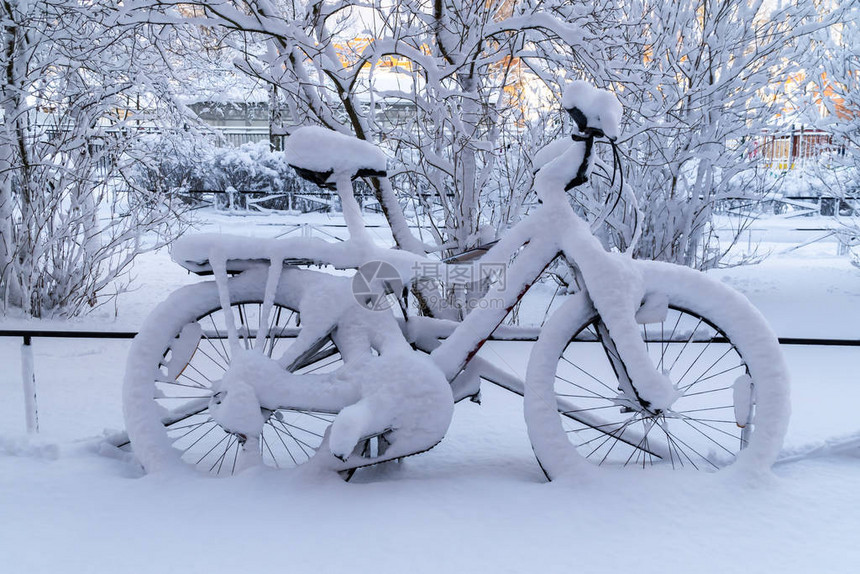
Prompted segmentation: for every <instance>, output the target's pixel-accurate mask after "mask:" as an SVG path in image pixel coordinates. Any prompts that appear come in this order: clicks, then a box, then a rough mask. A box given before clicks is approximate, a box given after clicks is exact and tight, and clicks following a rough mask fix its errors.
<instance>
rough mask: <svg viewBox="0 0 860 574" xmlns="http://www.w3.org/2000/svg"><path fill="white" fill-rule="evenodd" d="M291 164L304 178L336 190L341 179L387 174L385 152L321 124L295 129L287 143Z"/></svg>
mask: <svg viewBox="0 0 860 574" xmlns="http://www.w3.org/2000/svg"><path fill="white" fill-rule="evenodd" d="M284 156H285V158H286V160H287V164H288V165H289V166H290V167H292V168H293V169H295V170H296V173H298V174H299V175H300V176H301V177H303V178H304V179H306V180H308V181H310V182H313V183H315V184H317V185H318V186H320V187H322V188H326V189H334V188H335V184H336V181H337V178H338V177H340V176H341V175H343V174H348V175H349V177H350V179H355V178H357V177H385V176H386V175H387V173H386V169H385V167H386V166H385V162H386V160H385V155H384V154H383V153H382V151H380V150H379V148H377V147H376V146H375V145H373V144H372V143H370V142H368V141H365V140H360V139H358V138H356V137H353V136H348V135H345V134H342V133H339V132H336V131H334V130H330V129H327V128H323V127H318V126H306V127H302V128H299V129H297V130H295V131H294V132H293V133H292V134H290V136H289V137H288V138H287V140H286V142H285V143H284Z"/></svg>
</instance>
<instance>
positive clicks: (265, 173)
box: [132, 134, 318, 209]
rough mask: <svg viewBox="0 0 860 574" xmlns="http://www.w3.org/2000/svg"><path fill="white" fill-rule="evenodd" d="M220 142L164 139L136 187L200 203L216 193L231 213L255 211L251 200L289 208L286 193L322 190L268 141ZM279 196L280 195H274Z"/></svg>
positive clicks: (153, 141)
mask: <svg viewBox="0 0 860 574" xmlns="http://www.w3.org/2000/svg"><path fill="white" fill-rule="evenodd" d="M213 142H216V140H215V139H214V138H206V137H199V136H198V137H197V138H196V139H193V140H188V139H183V140H180V141H177V140H176V139H175V138H174V137H173V136H172V135H170V134H165V135H158V136H154V137H152V138H150V140H149V141H148V142H147V143H146V144H145V148H147V149H148V150H149V151H148V153H147V154H146V160H145V161H142V162H141V163H140V164H139V167H138V168H137V169H136V171H135V173H134V174H133V176H132V179H133V180H134V182H135V185H137V186H139V187H142V188H145V189H150V190H153V191H155V190H158V191H162V192H170V193H172V194H177V195H179V196H180V197H182V198H183V199H184V200H186V201H189V202H192V203H196V202H200V201H202V200H203V198H204V194H205V196H206V197H208V196H209V195H210V194H213V193H214V197H215V202H216V205H217V206H219V207H229V208H231V209H244V208H247V207H249V205H250V204H249V202H248V199H259V198H261V197H264V198H267V199H266V201H265V202H263V205H264V206H265V207H266V208H269V209H288V208H289V207H290V204H289V199H288V198H287V197H285V194H291V193H293V194H294V193H308V192H311V193H315V192H318V189H317V188H316V187H315V186H313V185H312V184H309V183H308V182H306V181H305V180H303V179H301V178H300V177H299V176H298V175H297V174H296V172H295V170H293V168H291V167H290V166H289V165H287V163H286V161H285V160H284V157H283V153H282V152H277V151H271V150H270V149H269V143H268V142H265V141H261V142H250V143H245V144H243V145H241V146H239V147H237V148H233V147H224V146H221V145H217V144H216V143H213ZM269 196H274V197H269Z"/></svg>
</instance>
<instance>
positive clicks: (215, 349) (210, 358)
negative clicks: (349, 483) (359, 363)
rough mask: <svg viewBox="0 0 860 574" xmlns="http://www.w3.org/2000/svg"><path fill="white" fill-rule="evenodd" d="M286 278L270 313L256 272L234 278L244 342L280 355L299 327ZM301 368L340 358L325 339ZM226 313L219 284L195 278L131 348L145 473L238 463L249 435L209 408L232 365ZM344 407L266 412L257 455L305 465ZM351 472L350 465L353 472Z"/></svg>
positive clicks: (134, 419)
mask: <svg viewBox="0 0 860 574" xmlns="http://www.w3.org/2000/svg"><path fill="white" fill-rule="evenodd" d="M288 283H289V282H288V281H286V280H284V279H283V278H282V282H281V285H280V286H279V288H278V290H277V294H276V297H275V301H274V303H275V304H274V308H273V309H272V311H271V313H270V314H269V317H268V320H266V319H265V317H264V318H263V321H262V323H263V324H262V329H263V330H264V333H263V336H262V337H261V338H258V337H257V331H258V329H259V328H260V327H261V320H260V317H261V313H262V306H263V298H264V289H265V286H264V282H262V281H260V280H259V277H247V276H239V277H235V278H230V279H229V280H228V282H227V289H228V291H229V294H230V308H229V311H228V312H229V313H230V314H232V316H233V321H234V324H235V325H236V329H237V334H238V337H239V342H240V344H241V346H242V347H243V348H245V349H253V348H255V346H257V345H258V344H259V345H262V346H263V348H262V351H263V353H264V354H265V355H267V356H269V357H277V356H278V355H279V354H280V353H281V352H282V351H283V350H284V349H285V348H286V347H287V346H288V345H290V344H292V342H293V341H294V340H295V337H296V336H297V334H298V331H299V328H300V327H299V325H300V318H299V314H298V310H297V304H296V300H297V299H296V297H295V296H294V295H293V294H291V292H290V289H289V287H290V285H289V284H288ZM310 351H311V352H309V353H308V354H307V355H306V359H304V360H303V361H302V362H301V364H299V365H296V369H295V370H294V372H296V373H323V372H327V371H332V370H334V369H336V368H338V367H339V366H340V365H341V364H342V360H341V357H340V353H339V350H338V348H337V346H336V345H335V344H334V342H333V341H332V340H331V339H330V338H328V339H326V340H324V341H321V342H320V344H318V345H316V346H315V348H314V349H311V350H310ZM231 361H232V352H231V348H230V345H229V344H228V341H227V314H226V312H225V310H224V309H223V308H222V307H221V303H220V300H219V295H218V288H217V285H216V284H215V283H214V282H206V283H198V284H195V285H189V286H187V287H184V288H182V289H180V290H178V291H176V292H175V293H173V294H171V295H170V297H168V299H166V300H165V301H164V302H163V303H162V304H161V305H159V307H158V308H156V310H155V311H153V313H152V315H151V316H150V317H149V318H148V319H147V321H146V323H145V325H144V327H143V329H141V331H140V334H139V335H138V336H137V337H136V338H135V340H134V342H133V343H132V347H131V350H130V351H129V359H128V365H127V369H126V377H125V386H124V392H123V411H124V414H125V419H126V426H127V430H128V434H129V439H130V441H131V445H132V448H133V450H134V453H135V455H136V456H137V457H138V459H139V460H140V462H141V463H142V464H143V466H144V468H145V469H146V470H147V471H148V472H152V471H158V470H162V469H165V468H169V467H175V468H176V467H178V468H183V467H186V466H187V467H192V468H195V469H197V470H200V471H202V472H204V473H208V474H212V475H218V476H221V475H230V474H233V473H235V472H236V471H237V470H239V469H240V468H241V464H242V462H241V461H242V458H243V449H244V448H245V445H244V441H243V438H242V437H240V436H238V435H235V434H231V433H229V432H227V431H226V430H225V429H223V428H221V427H220V426H219V425H218V423H217V422H215V420H214V419H213V417H212V416H211V414H210V412H209V403H210V400H211V399H212V396H213V384H214V383H215V382H217V381H218V380H220V378H221V377H223V375H224V373H225V372H226V371H227V369H228V368H229V367H230V364H231ZM336 414H337V413H334V412H319V411H307V410H293V409H277V410H270V411H269V410H267V411H264V415H265V416H266V422H265V425H264V426H263V433H262V435H261V436H260V438H259V441H257V442H256V443H255V445H256V446H255V448H256V449H258V452H256V453H255V455H257V456H255V457H254V458H256V459H257V460H258V461H262V463H263V464H266V465H268V466H271V467H274V468H290V467H295V466H297V465H300V464H303V463H305V462H307V461H308V460H309V459H310V458H311V457H312V456H313V455H314V454H315V452H316V450H317V448H318V447H319V445H320V443H321V442H322V440H323V436H324V434H325V432H326V429H327V428H328V426H329V425H330V424H331V422H332V420H334V417H335V415H336ZM352 472H354V471H346V473H347V475H348V476H351V474H352Z"/></svg>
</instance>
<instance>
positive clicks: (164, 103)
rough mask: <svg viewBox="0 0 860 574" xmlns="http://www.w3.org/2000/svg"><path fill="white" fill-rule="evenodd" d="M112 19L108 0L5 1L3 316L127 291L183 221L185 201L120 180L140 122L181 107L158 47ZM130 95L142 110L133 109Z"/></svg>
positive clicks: (77, 307)
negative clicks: (149, 48) (137, 269)
mask: <svg viewBox="0 0 860 574" xmlns="http://www.w3.org/2000/svg"><path fill="white" fill-rule="evenodd" d="M116 16H117V12H116V7H115V6H114V5H113V4H109V3H92V2H80V1H79V0H43V1H40V2H29V1H26V2H25V1H23V0H9V1H7V2H4V3H3V5H2V7H0V17H2V19H3V26H2V27H0V41H2V43H3V47H4V48H3V50H2V51H0V68H2V69H3V70H4V73H3V74H2V77H0V117H2V118H3V121H2V124H0V125H2V128H0V310H2V312H4V313H5V312H9V311H13V312H20V313H23V314H24V315H28V316H34V317H41V316H46V315H51V314H62V315H75V314H79V313H82V312H85V311H86V310H88V309H89V308H91V307H94V306H96V305H99V304H102V303H104V302H105V301H107V300H110V299H111V298H112V297H113V296H114V295H116V294H117V293H119V292H120V291H121V290H122V289H123V288H124V283H123V278H124V277H126V276H127V272H128V270H129V267H130V265H131V263H132V261H133V260H134V258H135V257H136V256H137V255H139V254H140V253H142V252H144V251H146V250H149V249H152V248H155V247H158V246H159V245H162V244H163V243H164V242H165V241H168V240H169V239H170V237H171V236H172V235H173V234H174V233H175V232H176V231H177V229H178V227H177V226H176V223H177V221H178V220H179V218H180V215H181V211H182V210H181V206H177V205H175V204H174V202H173V201H172V199H171V198H170V197H169V196H166V195H164V194H162V193H161V192H160V191H159V190H158V189H156V190H143V189H140V188H136V187H134V186H128V185H126V184H125V182H126V181H127V179H126V178H125V176H126V174H128V173H130V171H131V166H132V165H133V164H134V163H135V162H136V161H137V160H138V159H139V158H138V156H137V155H136V153H135V150H136V147H135V146H136V142H137V141H138V138H140V137H141V136H142V135H143V132H142V130H141V128H142V126H153V127H155V126H157V125H159V124H161V123H167V122H168V121H169V120H170V119H171V118H177V117H179V116H181V115H182V111H181V110H180V109H179V108H178V107H177V106H176V105H175V101H174V100H173V99H172V98H171V97H169V92H168V90H167V87H166V86H167V84H168V83H169V82H168V81H167V79H166V78H165V76H164V73H163V71H164V69H165V68H164V66H163V63H164V62H163V61H162V60H160V55H159V54H157V53H155V52H145V51H142V44H143V43H145V42H144V41H143V37H142V35H141V34H138V33H136V32H137V31H136V30H133V29H131V28H129V27H124V26H118V25H117V22H116ZM132 54H134V55H133V56H131V55H132ZM159 64H162V65H159ZM130 102H146V109H138V110H135V112H134V113H131V111H130V110H129V107H131V106H130ZM132 116H134V119H133V120H132V119H131V118H132Z"/></svg>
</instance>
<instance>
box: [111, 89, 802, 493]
mask: <svg viewBox="0 0 860 574" xmlns="http://www.w3.org/2000/svg"><path fill="white" fill-rule="evenodd" d="M562 103H563V105H564V107H565V108H566V109H567V110H568V111H569V112H570V114H571V117H572V119H573V123H574V124H575V125H576V127H577V128H578V131H577V133H576V134H574V136H573V137H572V139H571V140H569V141H568V142H567V143H565V144H563V145H561V146H555V151H554V152H553V154H552V155H553V158H552V159H550V160H548V161H545V162H544V165H542V166H541V168H540V170H539V171H538V172H537V174H536V176H535V182H534V185H535V190H536V192H537V195H538V197H539V200H540V205H539V206H538V207H537V208H536V209H535V210H534V211H533V212H532V213H530V214H529V215H528V216H527V217H526V218H524V219H523V220H522V221H521V222H519V223H518V224H517V225H516V226H514V227H513V228H512V229H510V230H509V231H508V232H507V233H506V234H505V235H504V236H503V237H502V238H501V239H500V240H498V242H496V243H495V244H494V245H493V246H492V247H491V248H489V250H488V251H487V252H486V253H485V254H483V255H482V256H481V258H480V265H481V269H487V268H493V269H503V270H504V273H503V274H502V275H503V276H504V281H501V280H499V276H498V275H486V276H482V279H483V280H484V281H483V284H482V288H483V292H484V294H483V298H482V299H480V301H479V302H485V303H487V304H486V305H476V306H475V307H476V308H475V309H474V310H473V311H471V312H470V313H468V314H467V315H466V316H465V318H464V319H462V321H458V322H455V321H450V320H445V319H440V318H438V316H437V317H432V316H424V315H421V316H419V314H417V313H415V312H414V310H410V309H409V305H408V304H406V303H405V302H404V301H405V299H406V298H408V297H410V295H409V293H410V292H411V293H412V294H413V295H411V296H412V297H416V296H417V297H418V298H419V299H421V298H422V297H426V295H427V294H428V290H429V291H432V289H433V287H432V283H427V282H423V281H422V277H421V275H420V273H418V272H417V271H416V270H419V269H422V268H426V266H427V264H428V262H433V263H434V264H439V262H438V260H434V259H431V258H429V257H428V256H427V255H426V253H414V252H412V251H409V250H405V249H385V248H381V247H378V246H376V245H375V244H374V243H373V241H372V240H371V239H370V237H369V235H368V232H367V230H366V228H365V226H364V222H363V219H362V216H361V211H360V209H359V206H358V203H357V201H356V200H355V198H354V196H353V191H352V180H354V179H355V178H356V177H361V176H372V177H377V178H379V180H380V181H382V182H383V184H385V183H386V182H385V178H384V175H385V173H384V172H385V157H384V155H383V154H382V153H381V152H380V151H379V150H378V149H377V148H375V147H374V146H373V145H371V144H369V143H368V142H364V141H361V140H357V139H355V138H351V137H348V136H345V135H342V134H338V133H335V132H332V131H329V130H325V129H322V128H314V127H307V128H301V129H299V130H296V132H294V133H293V135H291V136H290V138H289V139H288V142H287V146H286V147H287V151H286V153H287V157H288V161H289V162H290V164H291V165H293V166H294V167H295V168H297V170H298V171H299V172H300V173H301V174H302V175H304V176H305V177H307V178H309V179H312V180H314V181H317V182H318V183H321V184H323V185H330V186H334V187H335V188H336V189H337V192H338V194H339V196H340V199H341V201H342V205H343V213H344V217H345V219H346V223H347V226H348V229H349V232H350V239H349V240H347V241H344V242H342V243H331V242H326V241H323V240H321V239H318V238H293V239H274V240H260V239H254V238H247V237H226V236H220V235H198V236H194V237H189V238H185V239H183V240H181V241H180V242H179V243H178V244H177V245H176V246H175V248H174V251H173V258H174V259H175V260H176V261H177V262H178V263H179V264H180V265H183V266H184V267H186V268H187V269H189V270H191V271H193V272H195V273H199V274H201V275H206V274H211V275H214V277H215V280H214V281H207V282H202V283H198V284H194V285H190V286H187V287H184V288H182V289H179V290H178V291H176V292H175V293H173V294H171V295H170V296H169V297H168V298H167V299H166V300H165V301H164V302H163V303H162V304H160V305H159V306H158V307H157V308H156V309H155V310H154V311H153V313H152V314H151V315H150V317H149V318H148V319H147V321H146V323H145V325H144V326H143V328H142V330H141V332H140V334H139V335H138V337H137V338H136V339H135V341H134V343H133V345H132V348H131V351H130V354H129V358H128V366H127V371H126V379H125V387H124V412H125V417H126V424H127V429H128V433H129V437H130V440H131V443H132V446H133V448H134V451H135V454H136V455H137V457H138V459H139V460H140V461H141V462H142V464H143V465H144V467H145V468H146V469H147V470H148V471H158V470H162V469H167V468H174V469H176V468H198V469H200V470H203V471H205V472H209V473H212V474H232V473H235V472H237V471H238V470H240V469H244V468H247V467H249V466H254V465H268V466H273V467H279V468H280V467H295V466H299V465H303V466H304V465H307V467H308V468H312V467H315V466H320V467H323V468H328V469H331V470H334V471H338V472H341V473H342V474H343V475H351V473H352V472H353V471H354V470H355V469H356V468H358V467H361V466H367V465H371V464H376V463H379V462H382V461H385V460H391V459H396V458H401V457H405V456H408V455H412V454H416V453H419V452H422V451H425V450H427V449H429V448H432V447H433V446H434V445H435V444H436V443H438V442H439V441H440V440H441V439H442V438H443V436H444V434H445V432H446V430H447V428H448V425H449V423H450V420H451V417H452V414H453V409H454V403H455V402H456V401H459V400H462V399H464V398H469V397H472V398H475V397H477V396H478V393H479V390H480V384H481V381H482V380H489V381H491V382H493V383H496V384H498V385H501V386H502V387H504V388H506V389H508V390H510V391H513V392H515V393H517V394H520V395H524V397H525V416H526V422H527V425H528V432H529V437H530V439H531V442H532V445H533V448H534V451H535V454H536V455H537V458H538V461H539V463H540V465H541V467H542V468H543V469H544V472H545V473H546V475H547V476H548V477H549V478H555V477H557V476H561V475H563V474H564V473H567V472H589V469H591V468H593V467H594V465H593V464H591V462H595V463H597V464H604V465H620V466H630V465H639V466H648V465H656V464H661V465H665V466H671V467H673V468H679V467H689V468H697V469H718V468H722V467H723V466H726V465H728V464H731V463H734V466H735V467H737V468H749V469H763V468H768V467H769V466H770V464H771V463H772V462H773V461H774V460H775V458H776V456H777V453H778V451H779V448H780V446H781V443H782V437H783V435H784V433H785V431H786V427H787V420H788V411H789V406H788V388H787V385H788V377H787V373H786V369H785V366H784V362H783V359H782V355H781V352H780V349H779V346H778V342H777V340H776V338H775V336H774V335H773V333H772V332H771V330H770V329H769V327H768V326H767V324H766V322H765V321H764V319H763V318H762V316H761V315H760V314H759V313H758V312H757V311H756V310H755V309H754V308H753V307H752V306H751V305H750V304H749V303H748V302H747V301H746V299H745V298H744V297H742V296H741V295H740V294H738V293H736V292H734V291H732V290H731V289H730V288H728V287H726V286H724V285H722V284H721V283H718V282H715V281H713V280H711V279H709V278H707V277H706V276H705V275H703V274H701V273H699V272H696V271H693V270H691V269H687V268H683V267H679V266H675V265H670V264H665V263H657V262H646V261H635V260H633V259H632V258H631V257H630V256H629V255H626V254H621V253H608V252H606V250H604V248H603V247H602V245H601V244H600V242H599V241H598V240H597V239H596V238H595V237H594V236H593V235H592V233H591V231H590V227H589V225H588V224H587V223H586V222H585V221H584V220H583V219H581V218H580V217H578V216H577V215H576V214H575V213H574V210H573V209H572V208H571V206H570V203H569V201H568V198H567V196H566V193H565V191H566V189H569V188H570V187H571V186H572V185H578V184H581V183H583V182H584V181H586V180H587V178H588V175H589V172H590V170H591V168H592V164H593V154H592V153H591V150H592V145H593V143H594V141H595V140H596V139H600V138H607V139H609V140H611V141H614V140H615V138H616V137H617V136H618V130H619V122H620V116H621V106H620V104H618V101H617V99H615V97H614V96H613V95H612V94H611V93H609V92H606V91H603V90H597V89H595V88H593V87H591V86H590V85H588V84H586V83H584V82H575V83H573V84H572V85H571V86H569V87H568V89H567V90H566V91H565V94H564V96H563V101H562ZM388 189H389V192H390V188H388ZM389 207H391V206H389ZM402 223H403V220H402V214H400V215H399V219H397V218H395V221H394V223H393V225H392V227H393V228H394V227H396V226H400V227H401V228H400V229H395V231H396V232H399V233H401V234H402V232H403V229H402ZM416 251H418V250H416ZM559 261H560V262H562V264H564V265H566V266H568V267H569V269H570V272H571V274H572V276H573V277H574V278H575V284H576V286H577V289H578V290H577V291H576V292H575V293H573V294H571V295H569V296H568V297H567V298H566V300H565V301H564V302H563V304H561V305H560V307H559V308H558V309H557V310H556V311H555V312H554V313H553V314H552V316H551V317H550V318H549V320H548V321H547V322H546V323H545V325H544V327H543V328H542V329H541V332H540V336H539V338H538V342H537V343H536V344H535V345H534V347H533V350H532V352H531V356H530V359H529V363H528V369H527V375H526V379H525V381H522V380H520V379H518V378H517V377H515V376H513V375H511V374H510V373H507V372H505V371H503V370H502V369H498V368H496V367H495V366H494V365H492V364H490V363H489V362H487V361H486V360H484V359H482V358H481V357H480V356H478V355H477V353H478V351H479V349H480V348H481V346H482V345H483V344H484V343H485V342H486V341H487V340H488V338H489V337H490V336H491V335H492V334H493V333H494V332H496V333H498V332H499V331H500V328H499V326H500V325H501V324H502V322H503V321H504V319H505V317H506V316H507V314H508V313H509V311H510V310H511V309H512V308H513V306H514V305H515V304H516V303H517V302H518V301H519V300H520V298H521V297H522V296H523V294H524V293H525V292H526V291H527V290H528V288H529V287H530V286H531V285H532V284H533V283H534V282H535V281H536V280H537V279H538V278H539V277H540V275H541V274H542V273H543V272H544V271H545V270H546V269H547V267H548V266H550V265H551V264H554V263H555V264H558V262H559ZM314 265H317V266H326V267H327V268H328V269H340V270H356V269H358V270H359V273H357V274H356V275H354V276H344V275H342V274H340V275H338V274H337V273H331V272H324V271H321V270H314V269H312V268H310V267H312V266H314ZM392 270H393V272H392ZM358 277H360V282H359V283H356V281H357V278H358ZM402 278H412V279H411V280H405V281H404V280H403V279H402ZM357 285H359V287H357ZM384 297H388V298H389V299H394V300H397V301H400V302H401V305H396V306H395V307H394V311H395V312H392V311H390V310H389V311H379V310H378V309H377V308H378V307H379V305H378V303H379V302H380V298H384ZM490 303H493V304H490ZM502 330H503V328H502Z"/></svg>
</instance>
